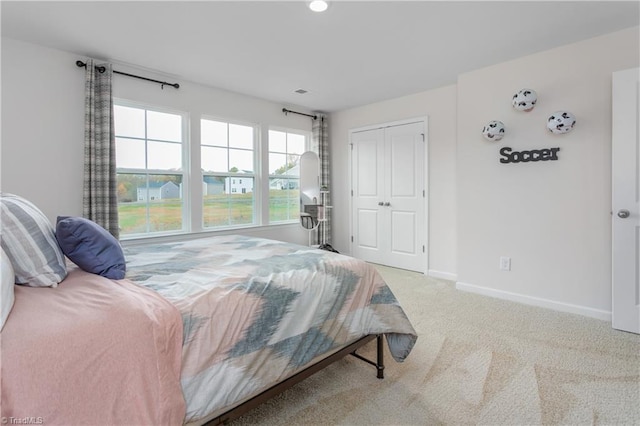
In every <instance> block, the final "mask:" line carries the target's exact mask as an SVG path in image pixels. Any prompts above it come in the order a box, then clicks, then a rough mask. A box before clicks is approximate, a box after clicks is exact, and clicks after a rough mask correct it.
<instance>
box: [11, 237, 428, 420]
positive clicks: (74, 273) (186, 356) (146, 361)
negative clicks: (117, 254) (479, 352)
mask: <svg viewBox="0 0 640 426" xmlns="http://www.w3.org/2000/svg"><path fill="white" fill-rule="evenodd" d="M124 253H125V256H126V259H127V265H126V266H127V275H126V278H125V279H122V280H111V279H107V278H104V277H101V276H98V275H95V274H89V273H87V272H84V271H82V270H80V269H79V268H75V267H74V266H73V265H70V266H69V274H68V276H67V277H66V278H65V279H64V280H63V281H62V282H61V283H60V284H59V285H58V288H55V289H50V288H44V289H43V288H28V287H24V288H22V286H16V287H17V288H16V295H15V296H16V300H15V305H14V307H13V311H12V313H11V315H10V316H9V318H8V320H7V323H6V324H5V327H4V329H3V331H2V334H0V338H1V339H2V341H1V342H2V359H1V362H2V364H1V365H2V374H3V376H2V416H4V417H6V418H14V419H25V418H29V419H31V418H35V419H36V420H37V419H40V420H42V423H46V424H70V423H84V424H89V423H91V424H95V423H105V424H106V423H109V424H181V423H186V424H205V423H207V422H210V423H211V424H216V423H223V422H226V421H227V420H229V419H231V418H233V417H235V416H237V415H239V414H240V413H242V412H243V411H244V410H246V409H248V408H250V407H252V406H254V405H255V404H257V403H259V402H260V401H262V400H263V399H264V398H268V397H270V396H272V395H273V394H275V393H277V392H280V391H281V390H282V387H283V386H289V385H291V384H292V383H295V382H296V381H297V380H300V379H302V378H304V377H306V376H307V375H309V374H312V373H313V372H315V371H317V370H318V369H320V368H322V367H324V366H325V365H327V364H328V363H329V362H332V361H333V360H334V359H338V358H340V357H342V356H344V355H345V354H347V353H352V352H354V351H355V350H356V349H357V348H358V347H359V346H361V345H363V344H365V343H367V342H369V341H371V340H374V339H377V341H378V352H379V357H381V355H382V353H381V351H382V336H383V335H384V336H385V338H386V341H387V344H388V347H389V350H390V353H391V355H392V357H393V358H394V359H395V360H396V361H399V362H401V361H403V360H404V359H405V358H406V357H407V356H408V355H409V352H410V351H411V349H412V347H413V345H414V343H415V341H416V338H417V336H416V333H415V331H414V329H413V327H412V326H411V324H410V322H409V320H408V319H407V316H406V315H405V313H404V312H403V310H402V308H401V307H400V305H399V304H398V302H397V300H396V299H395V297H394V296H393V294H392V293H391V291H390V290H389V288H388V287H387V285H386V284H385V283H384V281H383V280H382V278H381V277H380V275H379V274H378V273H377V272H376V270H375V268H374V267H373V266H371V265H369V264H367V263H365V262H362V261H360V260H357V259H354V258H351V257H348V256H344V255H340V254H337V253H332V252H328V251H322V250H317V249H312V248H308V247H304V246H299V245H293V244H288V243H283V242H279V241H273V240H267V239H261V238H252V237H246V236H238V235H233V236H219V237H208V238H201V239H193V240H189V241H182V242H171V243H161V244H151V245H133V246H129V247H126V248H125V249H124ZM372 363H373V364H376V366H377V367H378V372H377V374H378V376H379V377H380V376H381V373H382V368H383V366H382V365H381V364H382V362H381V358H380V359H378V360H376V361H374V362H372ZM373 371H374V370H373V369H372V374H373Z"/></svg>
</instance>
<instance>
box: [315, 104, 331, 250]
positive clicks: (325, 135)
mask: <svg viewBox="0 0 640 426" xmlns="http://www.w3.org/2000/svg"><path fill="white" fill-rule="evenodd" d="M316 115H317V117H318V118H317V119H316V120H313V127H312V132H313V147H314V148H315V147H317V148H318V157H319V158H320V190H321V191H326V192H325V193H324V200H323V201H324V205H325V206H331V193H330V192H329V183H330V182H331V176H330V173H331V167H330V158H329V124H328V122H327V117H326V116H325V115H324V114H316ZM321 196H322V194H321ZM325 217H326V219H327V220H326V221H325V222H321V223H320V226H319V228H318V235H319V236H320V239H321V241H320V243H321V244H328V245H330V244H331V209H327V208H325Z"/></svg>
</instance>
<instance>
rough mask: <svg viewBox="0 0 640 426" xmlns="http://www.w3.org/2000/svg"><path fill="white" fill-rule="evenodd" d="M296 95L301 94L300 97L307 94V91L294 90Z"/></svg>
mask: <svg viewBox="0 0 640 426" xmlns="http://www.w3.org/2000/svg"><path fill="white" fill-rule="evenodd" d="M296 93H299V94H301V95H304V94H305V93H307V90H304V89H298V90H296Z"/></svg>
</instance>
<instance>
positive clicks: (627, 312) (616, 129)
mask: <svg viewBox="0 0 640 426" xmlns="http://www.w3.org/2000/svg"><path fill="white" fill-rule="evenodd" d="M639 76H640V69H638V68H635V69H631V70H625V71H619V72H615V73H613V93H612V94H613V98H612V99H613V106H612V107H613V110H612V112H613V115H612V120H613V121H612V125H613V127H612V129H613V130H612V143H613V151H612V172H613V176H612V185H613V187H612V212H613V216H612V236H613V240H612V249H613V253H612V273H613V276H612V284H613V289H612V302H613V303H612V309H611V311H612V326H613V328H616V329H619V330H624V331H630V332H632V333H640V266H639V264H640V143H639V141H640V135H639V130H638V129H639V125H640V118H639V116H640V107H639V105H640V77H639Z"/></svg>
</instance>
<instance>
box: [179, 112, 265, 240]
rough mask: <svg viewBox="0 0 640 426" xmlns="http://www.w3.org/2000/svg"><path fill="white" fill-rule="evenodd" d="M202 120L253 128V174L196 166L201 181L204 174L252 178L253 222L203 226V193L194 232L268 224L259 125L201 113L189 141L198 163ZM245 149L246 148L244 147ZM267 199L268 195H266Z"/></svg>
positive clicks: (194, 222)
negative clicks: (196, 128) (193, 135)
mask: <svg viewBox="0 0 640 426" xmlns="http://www.w3.org/2000/svg"><path fill="white" fill-rule="evenodd" d="M202 120H210V121H218V122H220V123H227V125H229V124H236V125H239V126H246V127H251V128H252V129H253V168H254V170H253V175H247V174H245V173H233V172H226V173H224V172H207V173H205V172H203V171H202V167H197V173H198V174H199V177H200V181H202V180H203V179H204V177H205V176H227V177H241V176H244V177H247V176H250V177H252V178H253V180H254V182H253V188H254V190H253V194H254V195H253V223H252V224H241V225H227V226H216V227H211V226H209V227H205V226H204V210H203V207H204V206H203V204H204V194H202V195H201V197H200V201H199V202H198V204H199V207H198V210H199V215H198V217H197V218H195V219H196V220H194V221H193V222H192V224H193V225H194V227H195V224H198V225H197V229H194V230H193V231H194V232H217V231H225V230H232V229H241V228H252V227H258V226H263V225H264V224H268V222H264V220H263V219H264V218H263V214H262V200H263V198H264V197H263V194H262V192H263V191H262V186H263V185H262V181H263V179H262V162H261V158H262V157H261V156H262V149H261V145H262V143H261V140H262V138H261V137H260V135H261V131H260V129H261V127H262V126H261V125H260V124H259V123H252V122H249V121H246V120H237V119H233V118H224V117H221V116H217V115H210V114H201V115H200V116H199V117H197V119H195V120H194V121H197V126H198V138H197V140H195V138H194V140H192V141H191V143H192V144H193V146H194V151H196V149H195V147H196V146H197V151H198V159H199V160H200V164H202V163H201V147H202V133H201V125H200V123H201V121H202ZM227 149H229V146H227ZM231 149H235V148H231ZM245 149H246V148H245ZM266 198H267V199H268V198H269V197H266Z"/></svg>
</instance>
